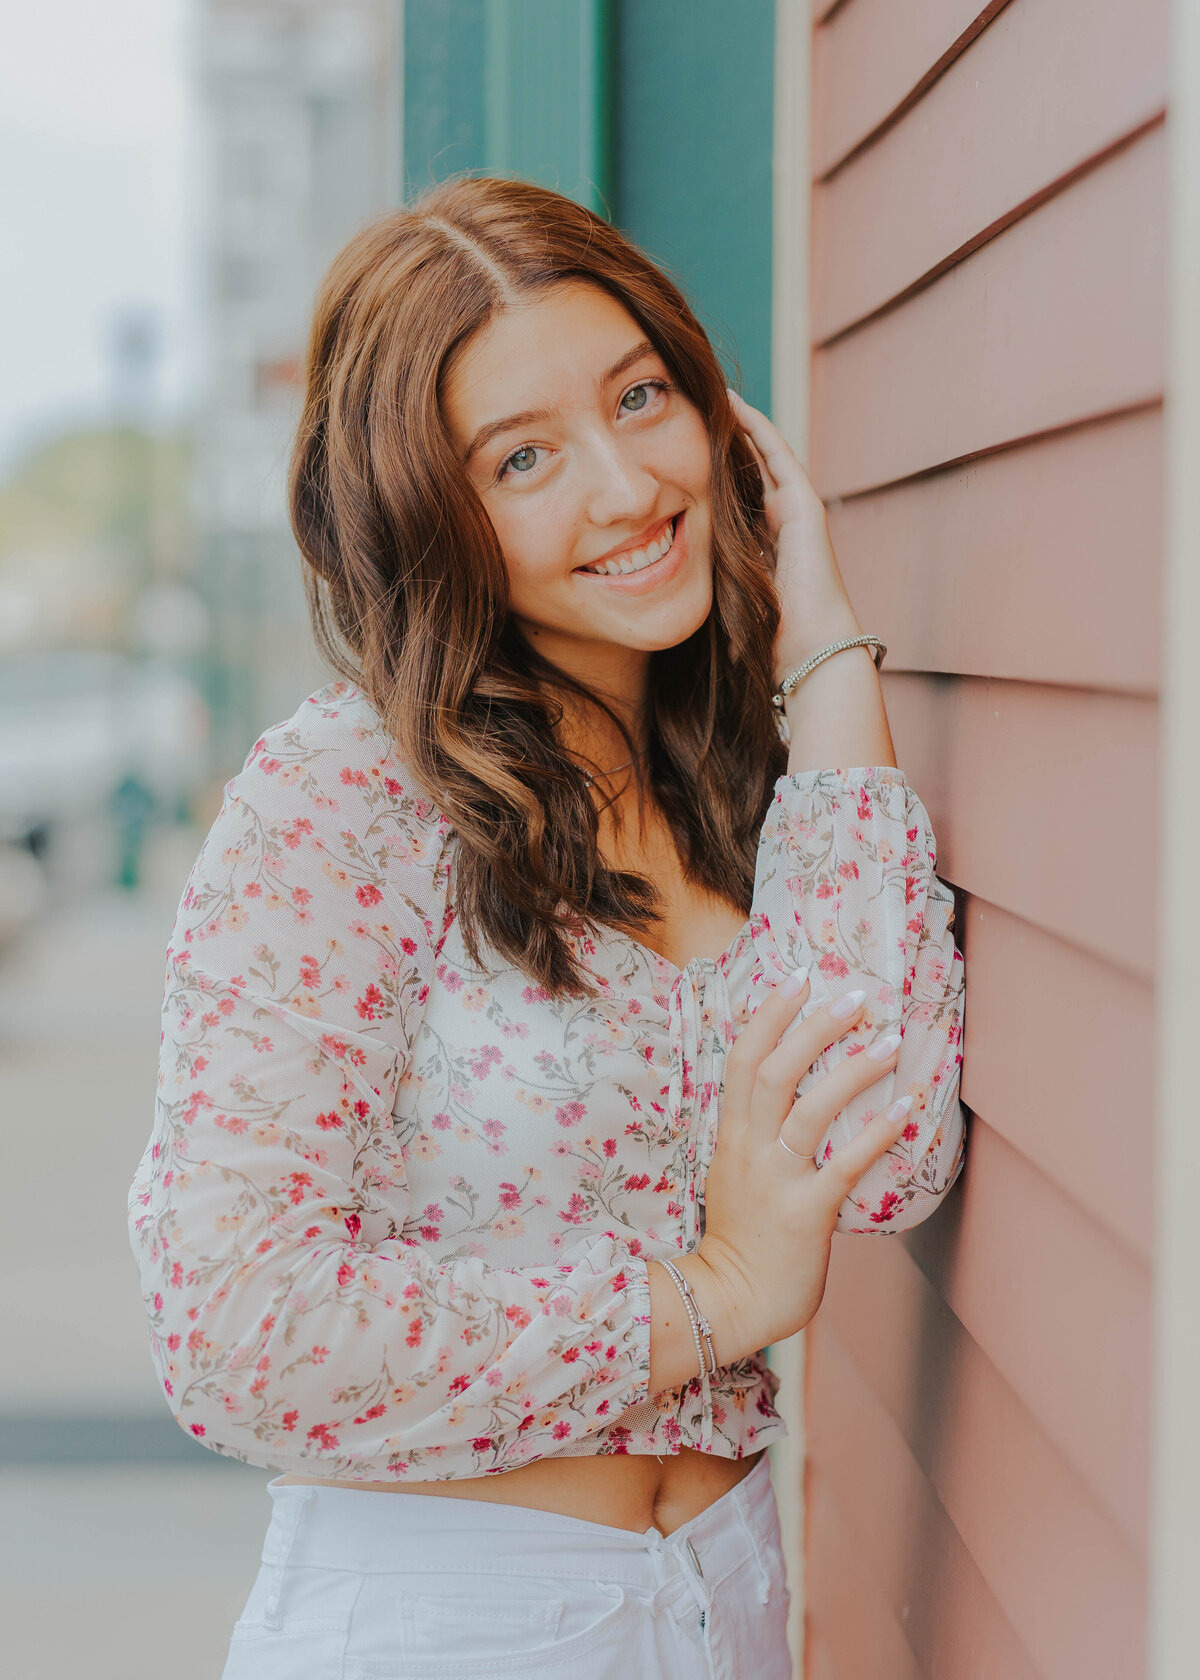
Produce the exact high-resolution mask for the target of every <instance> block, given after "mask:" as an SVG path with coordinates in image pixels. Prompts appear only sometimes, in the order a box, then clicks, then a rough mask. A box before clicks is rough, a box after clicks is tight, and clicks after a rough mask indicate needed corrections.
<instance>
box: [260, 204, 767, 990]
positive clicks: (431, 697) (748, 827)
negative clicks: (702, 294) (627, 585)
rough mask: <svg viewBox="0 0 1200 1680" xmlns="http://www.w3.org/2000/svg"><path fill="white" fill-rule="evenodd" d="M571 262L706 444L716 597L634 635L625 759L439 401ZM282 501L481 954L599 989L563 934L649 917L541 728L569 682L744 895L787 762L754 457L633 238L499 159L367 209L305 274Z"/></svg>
mask: <svg viewBox="0 0 1200 1680" xmlns="http://www.w3.org/2000/svg"><path fill="white" fill-rule="evenodd" d="M566 281H576V282H578V281H584V282H589V283H591V284H593V285H596V286H599V287H602V288H603V289H604V290H605V291H607V292H608V293H609V294H610V295H611V296H612V297H614V298H615V299H616V300H617V302H619V303H620V304H622V305H623V307H624V308H625V309H626V310H627V311H628V312H629V314H630V315H631V316H632V317H633V319H634V320H635V321H636V322H637V323H638V325H639V326H640V327H641V328H642V330H643V331H644V332H645V334H646V337H647V338H648V339H649V340H650V342H651V343H652V344H653V345H654V347H655V349H656V350H657V352H658V353H659V355H660V356H661V357H662V358H663V361H664V362H665V363H666V365H667V367H668V369H669V370H670V373H671V376H672V379H673V380H674V382H675V383H676V385H677V387H678V389H679V390H680V392H681V393H682V394H683V395H684V396H685V397H686V398H687V399H688V400H689V401H690V402H691V403H693V404H694V405H695V407H696V408H697V409H698V411H699V412H700V414H701V416H702V417H703V420H704V423H705V426H706V429H707V431H708V436H709V440H710V444H711V469H710V480H709V500H710V509H711V529H712V565H713V605H712V610H711V611H710V613H709V615H708V617H707V619H706V620H705V622H704V624H703V625H701V626H700V628H699V629H698V630H697V631H696V632H695V633H694V634H693V635H692V636H690V637H688V639H687V640H686V641H685V642H683V643H682V644H680V645H679V646H677V647H673V648H667V649H664V650H662V651H658V652H654V653H652V654H651V656H650V665H649V703H648V711H647V717H646V720H645V721H646V752H645V756H644V758H642V759H641V760H639V759H638V754H637V748H636V743H635V742H634V741H633V740H632V738H631V736H630V733H629V730H628V729H627V727H626V725H625V723H624V722H623V720H622V719H621V718H620V717H619V716H618V714H617V713H616V712H615V711H614V710H613V708H612V707H611V706H610V705H608V704H607V702H605V701H604V700H603V699H602V698H601V696H599V695H598V694H596V693H594V692H593V691H592V690H590V689H589V688H588V687H586V686H585V685H584V684H583V683H581V682H580V681H578V680H577V679H576V678H575V677H574V676H573V675H572V674H571V673H570V672H568V671H564V670H563V669H562V668H561V667H559V666H557V665H554V664H553V663H551V662H550V661H548V660H547V659H545V658H544V657H543V656H542V655H541V654H540V653H538V652H537V651H536V650H535V649H534V648H533V647H532V646H531V645H530V644H529V642H528V640H527V638H526V637H525V636H524V635H523V634H522V633H521V631H520V629H519V627H518V625H517V623H516V621H515V620H514V619H513V617H512V614H511V611H510V603H509V588H508V573H507V569H506V566H505V561H504V556H503V553H502V551H501V549H500V545H499V542H498V540H497V537H496V534H495V531H494V529H493V527H492V524H491V521H490V520H489V519H488V516H487V513H486V511H485V509H484V506H483V503H482V501H481V500H480V498H479V496H478V494H477V493H476V491H475V489H474V487H473V486H472V485H471V483H470V481H469V479H468V477H467V474H466V472H465V471H464V469H463V467H462V465H461V463H460V462H459V460H458V457H457V454H456V452H455V449H454V446H453V444H452V441H451V438H450V435H449V431H448V428H447V426H446V423H445V418H444V412H443V408H442V395H443V392H444V387H445V380H446V376H447V372H448V369H449V368H450V367H451V365H452V363H453V361H454V358H455V357H456V356H457V355H458V353H459V352H460V351H461V350H462V349H463V348H464V347H465V345H466V344H467V343H468V342H470V340H471V339H473V338H474V336H475V335H476V334H477V333H478V332H480V331H481V330H482V329H483V328H484V327H486V326H487V324H488V323H489V322H490V321H491V320H492V319H493V318H494V317H495V316H496V315H497V314H498V313H499V312H500V311H502V310H504V309H508V308H511V307H514V306H516V305H519V304H521V303H523V302H526V301H528V300H529V299H530V298H531V297H534V296H536V295H538V294H540V293H544V292H546V291H547V290H548V289H549V288H550V287H552V286H554V285H557V284H560V283H563V282H566ZM289 501H290V511H291V520H292V528H293V531H294V533H295V536H296V540H297V542H298V544H299V546H300V550H301V553H302V554H303V556H304V559H305V561H306V588H307V592H308V600H309V607H310V611H311V615H312V620H313V626H314V630H315V634H316V638H317V642H318V646H319V647H320V649H321V651H322V653H323V655H324V656H325V658H326V659H327V660H328V661H329V663H330V664H331V666H332V667H333V669H335V670H336V671H338V672H339V673H340V674H341V675H342V676H344V677H347V678H348V679H349V680H351V681H352V682H354V683H356V684H357V685H358V686H359V687H360V688H361V689H362V691H363V692H364V694H365V695H366V696H367V698H368V699H369V700H370V701H371V702H372V704H373V705H374V706H375V707H376V709H377V710H378V712H379V713H380V715H381V717H382V718H383V719H384V721H385V723H386V725H387V727H388V729H389V731H390V732H391V734H392V736H393V738H394V739H395V741H396V744H397V747H398V749H399V751H400V754H401V756H402V757H403V758H404V760H405V761H406V763H407V764H408V765H409V767H410V768H411V769H412V771H413V773H414V775H415V777H416V778H417V780H418V781H419V782H420V783H421V784H422V786H423V788H424V790H425V791H426V792H428V794H429V795H430V797H431V798H433V799H434V801H435V802H436V804H437V805H438V806H439V807H440V809H441V810H442V811H443V812H444V813H445V814H446V816H447V818H448V819H449V821H450V823H451V826H452V828H453V829H454V831H455V835H456V839H457V857H456V872H455V881H454V885H453V902H454V909H455V912H456V914H457V916H458V918H459V923H460V926H461V929H462V935H463V940H464V944H465V946H466V949H467V952H468V955H469V956H470V958H471V960H472V961H473V962H474V963H475V964H476V965H477V966H479V967H485V966H486V964H485V963H484V961H483V958H482V949H483V945H484V944H487V945H488V946H490V947H491V948H492V949H493V950H494V951H495V952H497V953H498V954H499V955H500V956H501V957H502V958H504V959H506V960H508V961H510V962H511V963H513V964H514V965H515V966H516V967H518V968H519V969H521V970H522V971H524V972H525V973H527V974H528V975H529V976H530V977H531V978H532V979H533V980H534V981H535V982H536V983H537V984H538V985H540V986H542V987H543V988H544V989H545V990H546V991H547V992H548V993H550V994H551V995H557V994H559V993H562V992H565V991H576V992H583V993H585V994H586V995H594V994H595V987H594V986H593V985H592V984H591V982H590V981H589V980H588V978H587V977H586V975H585V973H584V971H583V969H582V968H581V966H580V964H579V961H578V958H577V956H576V955H575V953H574V952H573V951H572V949H571V944H570V940H569V938H568V933H569V932H580V933H582V932H586V931H588V930H589V929H592V930H594V929H595V927H596V926H597V925H610V926H613V927H617V928H625V929H633V930H637V929H640V930H645V929H646V928H647V927H649V926H650V925H651V924H653V923H654V922H655V921H656V920H658V919H659V918H660V915H661V911H660V908H659V899H658V894H657V892H656V890H655V888H654V885H653V883H652V882H651V881H650V880H648V879H647V878H646V877H645V876H642V875H639V874H636V873H634V872H632V871H627V870H614V869H610V868H609V867H608V866H607V865H606V864H605V863H604V862H603V860H602V858H601V855H600V851H599V846H598V834H599V818H598V814H597V810H596V807H595V804H594V802H593V798H592V795H591V793H590V791H589V788H588V786H587V783H586V781H585V778H584V772H583V770H582V768H581V767H580V765H579V764H578V763H577V762H576V760H575V759H574V758H572V757H571V755H570V754H569V753H568V752H567V751H566V750H565V748H564V747H563V744H562V742H561V739H560V737H559V734H558V730H559V726H560V725H561V723H562V721H563V716H564V705H563V700H562V696H563V695H565V694H574V695H575V696H577V697H578V698H579V699H580V700H581V701H583V702H584V703H585V704H588V705H592V706H596V707H599V708H600V709H601V710H602V711H603V712H604V713H605V714H606V715H607V716H608V717H609V718H610V719H611V720H612V722H613V723H614V725H615V726H616V728H617V729H618V730H619V731H620V733H621V735H622V736H623V738H624V739H625V741H626V742H627V744H628V746H629V750H630V753H631V756H633V757H634V760H635V767H634V768H635V774H636V775H637V778H638V795H639V801H641V799H642V798H643V796H644V795H652V797H653V799H654V801H655V802H656V804H657V806H658V807H659V809H660V810H661V811H662V813H663V816H664V817H665V819H666V820H667V822H668V824H669V826H670V829H671V831H672V833H673V834H674V836H675V839H676V844H677V846H678V847H679V851H680V861H681V865H682V867H683V870H684V873H685V876H686V878H687V879H688V881H689V882H691V883H692V884H693V885H695V886H698V887H700V888H702V889H704V890H705V891H707V892H709V893H710V894H712V895H714V896H715V897H718V898H721V899H725V900H727V901H729V902H731V903H733V904H737V905H739V906H741V907H742V908H744V909H746V910H747V911H748V909H749V905H750V899H751V894H752V891H753V885H754V869H755V861H756V853H757V841H758V834H759V831H760V829H761V825H762V820H763V816H764V814H765V811H766V807H767V805H768V804H769V802H770V798H771V794H772V790H773V785H774V781H775V779H776V778H777V777H778V776H779V775H780V774H781V773H782V772H783V770H784V768H785V767H786V753H785V750H784V748H783V745H782V742H781V741H780V739H779V734H778V731H777V728H776V724H775V718H774V712H773V710H772V707H771V704H770V675H771V650H772V648H773V645H774V640H775V632H776V629H777V626H778V622H779V604H778V598H777V596H776V593H775V588H774V583H773V581H772V577H771V573H770V570H769V565H768V562H767V561H766V560H765V559H764V551H765V550H766V549H767V540H766V522H765V517H764V514H763V505H762V480H761V477H760V475H759V471H758V467H757V465H756V463H755V461H754V459H753V455H752V453H751V451H750V448H749V445H748V444H747V442H746V440H745V438H744V436H743V435H742V432H741V429H740V427H738V425H737V424H736V421H735V418H734V415H733V412H732V409H731V406H730V403H729V399H728V396H727V394H726V389H725V378H724V375H723V374H722V372H721V368H720V364H719V363H718V361H717V358H716V356H715V354H714V352H713V349H712V346H711V344H710V343H709V341H708V338H707V337H706V335H705V333H704V330H703V328H702V327H701V326H700V324H699V322H698V321H697V320H696V318H695V316H694V315H693V313H692V311H691V310H690V308H689V307H688V304H687V302H686V300H685V298H684V297H683V295H682V293H681V292H680V291H679V289H678V288H677V287H676V286H675V285H674V283H673V282H672V281H671V280H670V279H669V278H668V277H667V276H666V275H665V274H664V273H662V271H661V270H660V269H658V268H657V267H656V266H655V265H654V264H653V263H652V262H651V261H650V260H649V258H648V257H646V256H645V255H644V254H643V253H642V252H641V251H640V250H638V249H637V247H636V246H634V245H633V244H632V243H631V242H630V241H629V240H627V239H626V238H625V237H624V236H623V235H622V234H621V233H619V232H618V231H617V230H616V229H615V228H613V227H611V226H610V225H609V224H608V223H607V222H604V221H603V220H601V218H600V217H598V216H596V215H595V214H594V213H593V212H592V211H590V210H588V209H586V208H584V207H583V206H581V205H578V204H576V203H574V202H573V201H572V200H570V199H567V198H564V197H562V196H561V195H560V194H558V193H554V192H551V191H549V190H548V189H546V188H542V187H536V186H533V185H530V184H528V183H526V182H521V181H507V180H499V179H493V178H478V177H475V178H459V179H456V180H452V181H449V182H445V183H442V184H441V185H439V186H436V187H434V188H432V189H430V190H428V191H427V192H425V193H424V194H422V195H421V196H420V197H419V198H418V199H416V200H415V201H414V202H413V203H412V204H411V205H409V206H408V207H406V208H405V209H403V210H399V211H396V212H393V213H391V214H388V215H386V216H383V217H380V218H379V219H378V220H376V221H374V222H372V223H371V224H370V225H368V226H367V227H365V228H364V229H363V230H362V231H361V232H360V233H358V234H357V235H356V236H355V237H354V238H353V239H351V241H350V242H349V244H347V245H346V246H345V248H344V249H343V250H342V251H341V252H340V254H339V255H338V256H337V257H336V258H335V260H334V262H333V264H332V265H331V267H330V269H329V271H328V273H327V274H326V276H325V278H324V280H323V282H322V284H321V287H320V290H319V292H318V295H317V300H316V306H315V311H314V317H313V324H312V331H311V336H310V341H309V347H308V359H307V372H306V389H305V396H304V404H303V410H302V414H301V418H300V423H299V428H298V432H297V437H296V442H295V446H294V450H293V453H292V461H291V469H290V475H289Z"/></svg>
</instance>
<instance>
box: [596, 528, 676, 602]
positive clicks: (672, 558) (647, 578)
mask: <svg viewBox="0 0 1200 1680" xmlns="http://www.w3.org/2000/svg"><path fill="white" fill-rule="evenodd" d="M685 517H686V516H685V515H684V514H682V513H681V514H679V515H677V517H676V520H675V536H674V538H673V539H672V542H671V546H670V548H669V549H668V550H667V552H666V553H665V554H664V555H663V557H662V559H661V560H655V561H653V562H652V564H650V565H649V566H643V567H642V569H641V571H640V572H617V573H616V574H615V575H614V574H613V573H611V572H585V571H580V572H578V573H577V574H576V576H578V577H585V578H587V580H588V582H589V583H604V584H607V585H608V587H609V588H610V589H614V590H616V591H617V593H618V594H620V595H645V594H647V593H648V592H649V591H650V590H651V589H656V588H657V587H658V585H659V584H660V583H669V582H670V581H671V579H672V578H673V577H674V576H675V575H676V574H677V573H678V571H679V570H680V568H681V567H682V565H683V563H684V561H685V560H686V559H687V536H686V534H685V532H684V519H685Z"/></svg>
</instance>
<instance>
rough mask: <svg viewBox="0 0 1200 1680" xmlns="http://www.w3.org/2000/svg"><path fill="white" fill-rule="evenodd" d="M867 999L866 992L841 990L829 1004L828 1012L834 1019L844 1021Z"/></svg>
mask: <svg viewBox="0 0 1200 1680" xmlns="http://www.w3.org/2000/svg"><path fill="white" fill-rule="evenodd" d="M866 1001H867V994H866V992H843V993H842V995H841V997H840V998H839V999H838V1000H837V1002H836V1003H831V1004H830V1005H829V1013H830V1014H831V1015H832V1016H833V1018H834V1020H835V1021H844V1020H845V1019H846V1017H847V1016H848V1015H853V1014H854V1012H855V1010H856V1009H860V1008H861V1007H862V1005H863V1004H864V1003H865V1002H866Z"/></svg>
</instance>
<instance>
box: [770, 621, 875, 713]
mask: <svg viewBox="0 0 1200 1680" xmlns="http://www.w3.org/2000/svg"><path fill="white" fill-rule="evenodd" d="M868 644H870V645H872V646H873V647H874V648H875V650H876V651H875V652H874V653H873V654H872V655H871V658H872V659H873V660H874V661H875V669H876V670H877V671H878V669H879V667H880V666H881V665H882V664H883V656H884V654H885V653H886V652H887V645H886V643H884V642H881V641H880V639H879V637H878V636H849V637H847V638H846V640H845V641H844V642H831V643H830V645H829V646H828V647H823V648H822V649H821V650H820V652H819V653H814V654H812V655H811V657H810V658H808V659H806V660H805V661H804V663H803V665H797V667H796V669H795V670H794V671H789V672H788V674H787V676H786V677H784V679H783V681H782V682H781V683H780V685H779V687H778V688H777V689H776V690H775V692H774V694H773V695H772V696H771V704H772V705H773V706H774V707H775V710H776V711H778V712H782V710H783V703H784V701H785V700H786V699H787V697H788V695H789V694H790V693H791V692H792V690H793V689H794V688H795V686H796V684H797V683H798V682H802V681H803V679H804V678H805V677H806V676H807V675H808V673H809V672H810V671H811V670H813V669H814V667H815V666H817V665H819V664H820V663H821V661H822V660H823V659H829V658H831V657H832V655H833V654H835V653H841V651H842V649H843V648H852V647H866V646H867V645H868Z"/></svg>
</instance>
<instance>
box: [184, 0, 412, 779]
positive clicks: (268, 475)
mask: <svg viewBox="0 0 1200 1680" xmlns="http://www.w3.org/2000/svg"><path fill="white" fill-rule="evenodd" d="M398 15H399V13H398V8H397V6H396V5H395V4H394V3H393V0H204V4H203V6H202V8H201V11H200V15H199V20H198V28H199V37H198V49H199V55H200V62H201V76H202V83H203V92H204V112H205V118H206V122H205V130H206V195H205V196H206V222H205V227H206V248H205V263H204V269H205V274H204V281H205V299H206V314H207V329H208V332H207V337H208V347H207V354H206V357H205V366H206V370H207V376H208V389H207V392H206V396H205V400H204V403H203V408H202V413H201V417H200V422H199V442H198V462H197V470H196V480H195V484H196V517H197V521H198V525H199V530H200V538H199V554H198V564H197V570H196V576H197V579H198V582H199V586H200V588H201V590H202V592H203V594H204V596H205V599H206V601H207V604H208V607H209V610H210V612H211V614H212V618H213V626H214V628H213V636H212V642H211V649H212V651H211V655H210V661H209V669H208V673H207V685H208V690H209V698H210V701H211V704H212V707H213V711H214V716H215V720H216V723H215V731H216V739H215V756H214V769H215V770H216V773H217V774H218V776H220V777H222V778H223V777H224V776H225V775H227V774H229V772H230V770H231V769H232V768H234V767H235V766H236V765H238V764H240V763H241V760H242V758H243V757H244V756H245V753H246V751H247V750H248V749H249V747H250V746H251V745H252V743H253V742H254V740H255V738H256V736H257V735H258V734H259V733H260V732H261V730H262V729H263V728H264V727H266V725H268V724H270V723H272V722H275V721H277V720H278V719H279V718H282V717H286V716H287V715H288V714H289V713H290V712H291V711H293V710H294V708H295V706H296V704H297V703H298V701H299V700H300V699H302V698H303V696H304V695H305V694H306V693H308V692H309V691H310V690H311V689H312V688H313V687H315V686H316V685H317V684H318V683H319V682H320V681H322V680H324V678H323V672H322V669H321V667H320V666H319V664H318V662H317V658H316V655H315V652H314V651H313V650H312V644H311V638H310V636H309V631H308V624H307V618H306V613H305V606H304V598H303V588H302V581H301V571H300V560H299V557H298V555H297V552H296V549H295V545H294V544H293V542H292V539H291V536H290V533H289V529H288V521H287V510H286V505H285V473H286V463H287V453H288V447H289V443H290V437H291V432H292V429H293V426H294V423H295V418H296V412H297V403H298V398H299V387H298V380H299V375H300V367H301V362H302V357H303V352H304V340H305V335H306V331H307V326H308V319H309V315H310V313H311V307H312V299H313V293H314V289H315V287H316V284H317V281H318V280H319V278H320V276H321V274H322V272H323V270H324V268H325V267H326V265H327V264H328V262H329V260H330V259H331V258H332V257H333V255H334V254H335V252H336V251H337V250H338V248H339V247H340V246H341V245H342V244H343V243H344V242H345V240H346V239H347V238H348V237H349V236H350V235H351V234H352V233H353V232H354V230H355V229H356V228H357V227H359V226H360V225H361V224H362V223H363V222H364V221H366V220H368V219H369V218H370V217H371V216H373V215H375V214H377V213H378V212H379V211H381V210H383V209H385V208H386V207H387V206H388V205H389V204H392V203H394V202H395V201H396V197H397V187H398V179H399V176H398V170H399V161H400V135H399V121H400V119H399V83H398V76H399V70H400V44H399V35H398V28H397V18H398Z"/></svg>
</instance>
